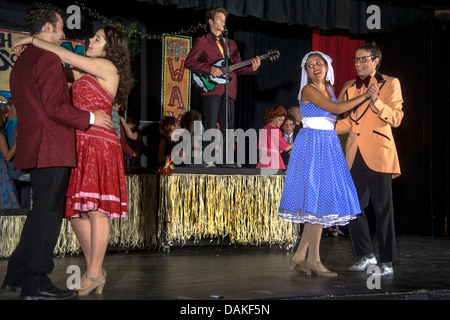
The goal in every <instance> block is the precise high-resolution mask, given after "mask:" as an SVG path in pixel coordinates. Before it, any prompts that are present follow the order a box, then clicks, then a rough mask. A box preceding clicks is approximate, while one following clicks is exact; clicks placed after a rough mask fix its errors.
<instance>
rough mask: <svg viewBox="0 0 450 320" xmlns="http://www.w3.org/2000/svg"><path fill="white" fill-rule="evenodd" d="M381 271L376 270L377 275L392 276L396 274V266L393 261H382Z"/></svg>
mask: <svg viewBox="0 0 450 320" xmlns="http://www.w3.org/2000/svg"><path fill="white" fill-rule="evenodd" d="M379 270H380V272H375V273H374V274H375V275H378V276H392V275H393V274H394V268H393V267H392V264H391V263H380V265H379Z"/></svg>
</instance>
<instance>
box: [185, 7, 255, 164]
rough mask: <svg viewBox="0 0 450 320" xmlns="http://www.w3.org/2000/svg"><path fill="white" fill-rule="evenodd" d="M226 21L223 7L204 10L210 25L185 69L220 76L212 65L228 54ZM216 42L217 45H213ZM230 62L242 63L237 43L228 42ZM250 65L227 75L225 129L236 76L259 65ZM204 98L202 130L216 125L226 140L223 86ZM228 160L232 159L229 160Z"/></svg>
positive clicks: (231, 113) (231, 109)
mask: <svg viewBox="0 0 450 320" xmlns="http://www.w3.org/2000/svg"><path fill="white" fill-rule="evenodd" d="M227 18H228V12H227V11H226V10H225V9H224V8H222V7H216V8H210V9H208V10H207V11H206V23H207V25H209V30H210V32H209V33H207V34H205V35H203V36H201V37H199V38H197V39H196V40H195V41H194V45H193V47H192V49H191V51H190V52H189V55H188V56H187V58H186V61H185V66H186V68H188V69H189V70H191V71H192V72H198V73H203V74H208V75H211V76H213V77H220V76H222V75H223V73H222V71H221V70H220V69H219V68H217V67H215V66H213V64H214V63H215V62H217V61H218V60H221V59H224V58H225V54H226V52H227V50H226V47H225V42H224V41H223V40H224V39H223V31H224V29H225V23H226V20H227ZM216 41H218V43H217V42H216ZM228 45H229V53H230V54H229V60H228V65H232V64H236V63H239V62H241V56H240V54H239V50H238V48H237V46H236V42H234V41H233V40H231V39H228ZM251 62H252V63H251V65H248V66H245V67H243V68H240V69H237V70H235V71H232V72H230V73H229V74H228V76H229V78H230V81H229V83H228V96H229V99H228V112H229V115H228V129H232V128H233V124H234V108H235V101H236V94H237V74H239V75H252V74H254V73H255V72H256V70H258V68H259V67H260V65H261V60H260V58H259V57H256V58H254V59H252V61H251ZM202 99H203V126H204V129H205V131H206V130H208V129H212V128H217V123H218V124H219V128H220V131H221V132H222V136H223V137H224V138H225V132H226V131H225V129H226V123H227V122H226V107H225V100H226V99H225V84H217V85H216V86H215V87H214V88H213V89H212V90H210V91H206V92H205V91H204V92H202ZM225 146H226V141H224V144H223V147H224V148H223V151H224V152H223V159H216V163H218V164H220V163H226V162H225ZM229 161H231V159H230V160H229ZM206 166H207V167H212V166H214V164H213V163H207V164H206Z"/></svg>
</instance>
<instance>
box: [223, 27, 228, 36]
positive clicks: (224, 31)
mask: <svg viewBox="0 0 450 320" xmlns="http://www.w3.org/2000/svg"><path fill="white" fill-rule="evenodd" d="M223 35H224V36H225V37H226V36H228V29H227V26H223Z"/></svg>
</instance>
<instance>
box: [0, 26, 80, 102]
mask: <svg viewBox="0 0 450 320" xmlns="http://www.w3.org/2000/svg"><path fill="white" fill-rule="evenodd" d="M27 35H29V33H25V32H17V31H9V30H3V29H0V103H1V102H6V101H7V100H8V99H9V97H10V96H11V93H10V89H9V76H10V74H11V69H12V67H13V66H14V63H15V62H16V61H17V59H18V57H17V56H16V55H15V54H14V52H13V51H12V50H11V47H12V44H13V43H14V41H15V40H16V39H17V38H19V37H23V36H27ZM61 46H63V47H65V48H66V49H69V50H70V51H73V52H75V53H78V54H81V55H84V50H85V49H84V41H80V40H71V39H70V40H69V39H66V40H65V41H64V42H62V43H61Z"/></svg>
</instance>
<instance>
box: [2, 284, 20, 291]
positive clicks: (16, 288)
mask: <svg viewBox="0 0 450 320" xmlns="http://www.w3.org/2000/svg"><path fill="white" fill-rule="evenodd" d="M2 290H5V291H9V292H20V290H21V287H20V286H12V285H8V284H5V285H3V286H2Z"/></svg>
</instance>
